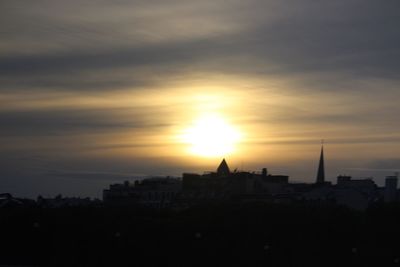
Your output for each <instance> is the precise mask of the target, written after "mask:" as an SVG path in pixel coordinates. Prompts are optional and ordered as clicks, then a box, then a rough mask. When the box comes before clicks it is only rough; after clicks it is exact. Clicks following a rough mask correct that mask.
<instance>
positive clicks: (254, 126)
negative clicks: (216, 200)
mask: <svg viewBox="0 0 400 267" xmlns="http://www.w3.org/2000/svg"><path fill="white" fill-rule="evenodd" d="M399 17H400V2H399V1H397V0H385V1H371V0H345V1H344V0H337V1H315V0H284V1H282V0H280V1H278V0H264V1H260V0H248V1H239V0H234V1H229V0H202V1H191V0H186V1H178V0H152V1H148V0H146V1H141V0H132V1H125V0H116V1H104V0H92V1H77V0H70V1H58V0H51V1H50V0H38V1H27V0H21V1H14V0H3V1H1V3H0V191H2V192H9V193H12V194H14V195H16V196H22V197H36V196H37V195H39V194H41V195H43V196H54V195H56V194H58V193H61V194H63V195H67V196H90V197H101V191H102V189H104V188H106V187H107V186H108V185H109V184H111V183H116V182H121V181H124V180H129V179H133V178H134V177H145V176H151V175H171V176H180V175H181V173H182V172H199V173H202V172H203V171H206V170H214V169H216V167H217V166H218V164H219V162H220V161H221V159H222V158H223V157H226V159H227V162H228V164H229V165H230V167H231V168H232V169H235V168H238V169H242V170H251V171H253V170H255V171H258V170H260V169H261V168H263V167H267V168H268V170H269V172H270V173H274V174H286V175H290V181H297V182H313V181H314V180H315V177H316V170H317V166H318V159H319V153H320V146H321V141H320V140H321V139H324V142H325V146H324V151H325V164H326V175H327V180H331V181H335V177H336V176H337V175H339V174H350V175H353V176H355V177H372V176H373V177H374V178H375V181H376V182H377V183H378V184H380V185H382V183H383V181H384V177H385V176H386V175H392V174H393V173H394V172H396V171H397V170H399V169H400V155H399V152H400V124H399V123H398V117H399V115H400V105H399V99H400V89H399V85H400V49H399V47H400V21H399V19H398V18H399ZM210 118H211V119H210ZM202 138H203V139H202ZM204 138H206V139H204ZM221 142H222V143H224V142H226V147H225V148H224V149H222V150H223V151H221V153H208V154H207V151H205V152H204V151H203V152H204V153H202V152H199V151H201V150H207V149H212V147H214V148H215V146H218V145H220V144H221ZM224 144H225V143H224Z"/></svg>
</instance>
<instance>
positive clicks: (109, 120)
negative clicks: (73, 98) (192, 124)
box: [0, 107, 170, 137]
mask: <svg viewBox="0 0 400 267" xmlns="http://www.w3.org/2000/svg"><path fill="white" fill-rule="evenodd" d="M145 110H146V108H145V107H139V108H136V109H135V108H120V109H118V108H116V109H112V108H109V109H107V108H105V109H56V110H54V109H50V110H48V109H45V110H27V111H5V112H0V136H3V137H5V136H11V137H17V136H51V135H61V136H62V135H71V134H78V135H79V134H85V133H101V132H103V133H104V132H116V131H126V130H134V129H143V128H144V129H148V130H150V129H153V130H154V129H156V128H164V127H168V126H170V124H169V123H167V122H165V121H160V120H159V119H157V117H151V116H150V115H149V113H150V114H152V113H153V114H154V112H155V113H157V111H154V110H152V111H149V112H147V113H146V112H145Z"/></svg>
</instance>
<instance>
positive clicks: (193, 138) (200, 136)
mask: <svg viewBox="0 0 400 267" xmlns="http://www.w3.org/2000/svg"><path fill="white" fill-rule="evenodd" d="M240 136H241V135H240V133H239V131H238V130H237V129H236V128H235V127H233V126H232V125H230V124H229V123H228V122H227V121H226V120H225V119H224V118H223V117H222V116H220V115H219V114H207V115H203V116H201V117H199V118H198V119H196V120H195V121H194V122H193V123H192V125H191V126H190V127H188V128H187V129H186V130H185V131H184V133H183V135H182V139H183V142H184V143H186V144H188V145H189V146H190V147H189V151H190V153H191V154H194V155H197V156H202V157H217V156H218V157H219V156H226V155H228V154H230V153H232V152H233V151H234V150H235V147H236V145H237V143H238V142H239V141H240Z"/></svg>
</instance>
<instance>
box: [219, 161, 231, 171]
mask: <svg viewBox="0 0 400 267" xmlns="http://www.w3.org/2000/svg"><path fill="white" fill-rule="evenodd" d="M217 173H218V174H219V175H228V174H229V173H230V170H229V167H228V164H227V163H226V161H225V159H223V160H222V162H221V164H219V166H218V168H217Z"/></svg>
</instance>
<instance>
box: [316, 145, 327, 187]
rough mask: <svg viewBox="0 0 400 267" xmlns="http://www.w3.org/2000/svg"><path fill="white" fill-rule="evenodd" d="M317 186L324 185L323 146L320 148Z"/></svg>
mask: <svg viewBox="0 0 400 267" xmlns="http://www.w3.org/2000/svg"><path fill="white" fill-rule="evenodd" d="M316 183H317V184H323V183H325V164H324V146H323V145H322V146H321V155H320V157H319V165H318V173H317V181H316Z"/></svg>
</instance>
